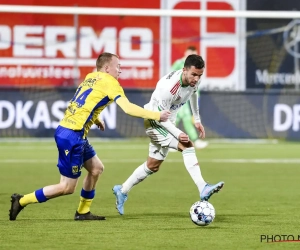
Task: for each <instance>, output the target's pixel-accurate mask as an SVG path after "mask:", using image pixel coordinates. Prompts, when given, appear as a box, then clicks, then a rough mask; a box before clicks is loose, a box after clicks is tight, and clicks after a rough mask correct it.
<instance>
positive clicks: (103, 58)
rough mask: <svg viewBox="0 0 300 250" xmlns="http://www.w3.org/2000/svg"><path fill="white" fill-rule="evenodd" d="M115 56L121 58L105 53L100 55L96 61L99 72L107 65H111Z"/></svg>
mask: <svg viewBox="0 0 300 250" xmlns="http://www.w3.org/2000/svg"><path fill="white" fill-rule="evenodd" d="M113 56H115V57H117V58H119V57H118V56H117V55H115V54H112V53H108V52H103V53H102V54H100V55H99V56H98V58H97V61H96V68H97V71H99V70H100V69H102V68H103V66H104V65H105V64H107V63H110V61H111V59H112V57H113Z"/></svg>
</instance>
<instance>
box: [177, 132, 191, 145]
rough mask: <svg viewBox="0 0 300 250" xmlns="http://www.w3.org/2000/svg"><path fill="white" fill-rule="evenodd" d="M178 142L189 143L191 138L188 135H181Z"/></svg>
mask: <svg viewBox="0 0 300 250" xmlns="http://www.w3.org/2000/svg"><path fill="white" fill-rule="evenodd" d="M178 141H180V142H183V143H184V142H189V141H190V138H189V136H188V135H187V134H185V133H181V134H179V137H178Z"/></svg>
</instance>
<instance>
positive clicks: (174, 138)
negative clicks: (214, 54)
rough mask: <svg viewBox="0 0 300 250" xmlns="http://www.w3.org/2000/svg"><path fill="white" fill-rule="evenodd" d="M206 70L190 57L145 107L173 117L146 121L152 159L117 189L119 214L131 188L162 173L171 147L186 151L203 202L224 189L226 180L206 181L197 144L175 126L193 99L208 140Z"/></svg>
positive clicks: (196, 58) (185, 158) (202, 134)
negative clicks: (203, 115) (203, 91)
mask: <svg viewBox="0 0 300 250" xmlns="http://www.w3.org/2000/svg"><path fill="white" fill-rule="evenodd" d="M204 68H205V63H204V61H203V59H202V57H201V56H199V55H195V54H193V55H190V56H188V57H187V58H186V60H185V63H184V68H183V69H182V70H177V71H172V72H171V73H169V74H167V75H166V76H164V77H163V78H161V79H160V80H159V81H158V83H157V85H156V88H155V90H154V92H153V94H152V96H151V99H150V102H149V103H147V104H146V105H145V106H144V108H145V109H148V110H152V111H161V110H170V111H171V116H170V117H169V120H167V121H166V122H157V121H154V120H145V129H146V134H147V135H148V136H149V138H150V140H151V141H150V144H149V156H148V159H147V161H145V162H144V163H143V164H141V165H140V166H139V167H138V168H136V169H135V171H134V172H133V173H132V174H131V176H130V177H129V178H128V179H127V180H126V181H125V182H124V183H123V184H122V185H115V186H114V187H113V193H114V195H115V196H116V208H117V210H118V212H119V214H121V215H123V214H124V203H125V201H126V200H127V198H128V192H129V191H130V189H131V188H132V187H133V186H135V185H137V184H138V183H140V182H141V181H143V180H144V179H146V178H147V177H148V176H150V175H151V174H153V173H155V172H157V171H158V170H159V167H160V165H161V164H162V162H163V161H164V160H165V159H166V157H167V155H168V151H169V148H173V149H176V150H178V151H180V152H182V156H183V162H184V165H185V167H186V169H187V171H188V172H189V174H190V176H191V178H192V179H193V181H194V182H195V184H196V186H197V188H198V191H199V195H200V200H208V199H209V198H210V197H211V196H212V195H213V194H214V193H216V192H218V191H219V190H220V189H221V188H222V187H223V186H224V182H223V181H221V182H219V183H217V184H215V185H211V184H208V183H206V182H205V181H204V179H203V177H202V175H201V171H200V166H199V163H198V159H197V156H196V153H195V148H194V145H193V142H192V141H190V140H189V137H188V135H186V134H185V133H184V132H182V131H181V130H180V129H178V128H177V127H176V126H175V121H176V115H177V112H178V110H179V109H180V108H181V107H182V106H183V105H184V104H185V103H186V102H187V101H188V100H190V105H191V109H192V113H193V116H194V119H195V127H196V129H197V130H198V131H199V134H200V137H201V138H205V130H204V127H203V125H202V124H201V119H200V115H199V106H198V94H197V89H198V88H199V85H200V82H201V76H202V74H203V71H204Z"/></svg>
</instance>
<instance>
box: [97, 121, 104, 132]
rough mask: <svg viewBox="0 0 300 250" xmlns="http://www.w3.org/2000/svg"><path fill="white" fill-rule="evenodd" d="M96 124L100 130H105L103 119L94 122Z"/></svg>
mask: <svg viewBox="0 0 300 250" xmlns="http://www.w3.org/2000/svg"><path fill="white" fill-rule="evenodd" d="M95 124H96V126H97V127H98V128H99V129H100V130H101V131H104V130H105V123H104V121H101V120H98V121H97V123H95Z"/></svg>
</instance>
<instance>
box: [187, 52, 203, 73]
mask: <svg viewBox="0 0 300 250" xmlns="http://www.w3.org/2000/svg"><path fill="white" fill-rule="evenodd" d="M192 66H194V67H195V68H196V69H202V68H204V67H205V62H204V60H203V58H202V57H201V56H199V55H196V54H193V55H189V56H188V57H187V58H186V59H185V62H184V67H185V68H190V67H192Z"/></svg>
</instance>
